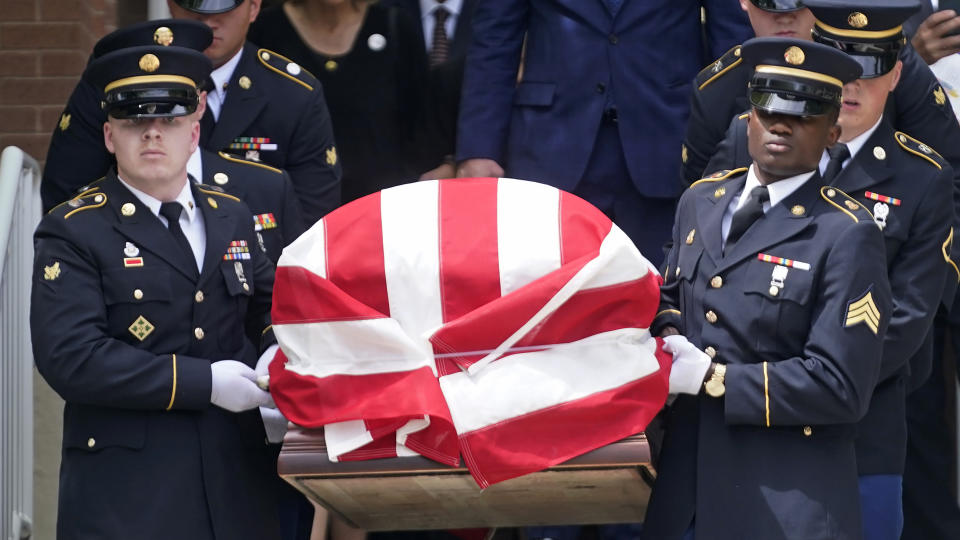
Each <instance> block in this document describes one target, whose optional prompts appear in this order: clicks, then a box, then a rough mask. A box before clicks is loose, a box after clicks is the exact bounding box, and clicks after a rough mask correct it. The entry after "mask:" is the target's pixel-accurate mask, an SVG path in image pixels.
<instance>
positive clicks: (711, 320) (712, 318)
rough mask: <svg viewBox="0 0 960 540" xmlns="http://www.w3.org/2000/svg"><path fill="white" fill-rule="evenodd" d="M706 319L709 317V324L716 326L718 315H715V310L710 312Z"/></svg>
mask: <svg viewBox="0 0 960 540" xmlns="http://www.w3.org/2000/svg"><path fill="white" fill-rule="evenodd" d="M706 317H707V322H708V323H710V324H714V323H715V322H717V314H716V313H714V312H713V310H711V311H708V312H707V314H706Z"/></svg>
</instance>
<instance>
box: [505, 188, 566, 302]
mask: <svg viewBox="0 0 960 540" xmlns="http://www.w3.org/2000/svg"><path fill="white" fill-rule="evenodd" d="M497 242H498V246H497V251H498V254H499V257H500V294H501V296H506V295H508V294H510V293H512V292H513V291H515V290H517V289H519V288H520V287H523V286H524V285H526V284H528V283H530V282H531V281H533V280H535V279H537V278H539V277H542V276H545V275H547V274H549V273H550V272H553V271H554V270H556V269H557V268H560V262H561V261H560V259H561V252H560V191H559V190H557V189H556V188H554V187H551V186H547V185H544V184H538V183H535V182H523V181H518V180H514V179H511V178H501V179H499V180H498V181H497Z"/></svg>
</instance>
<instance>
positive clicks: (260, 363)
mask: <svg viewBox="0 0 960 540" xmlns="http://www.w3.org/2000/svg"><path fill="white" fill-rule="evenodd" d="M279 348H280V346H279V345H277V344H276V343H274V344H273V345H271V346H269V347H267V350H265V351H263V354H261V355H260V359H259V360H257V367H256V368H254V371H256V372H257V378H260V377H269V376H270V372H269V368H270V362H272V361H273V357H274V356H276V355H277V350H278V349H279Z"/></svg>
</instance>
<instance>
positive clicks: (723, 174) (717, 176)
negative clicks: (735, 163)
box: [690, 167, 747, 187]
mask: <svg viewBox="0 0 960 540" xmlns="http://www.w3.org/2000/svg"><path fill="white" fill-rule="evenodd" d="M746 170H747V168H746V167H740V168H739V169H725V170H722V171H717V172H715V173H713V174H711V175H710V176H706V177H704V178H701V179H700V180H697V181H696V182H694V183H692V184H690V187H693V186H695V185H697V184H701V183H704V182H719V181H720V180H726V179H727V178H730V177H731V176H734V175H737V174H740V173H742V172H746Z"/></svg>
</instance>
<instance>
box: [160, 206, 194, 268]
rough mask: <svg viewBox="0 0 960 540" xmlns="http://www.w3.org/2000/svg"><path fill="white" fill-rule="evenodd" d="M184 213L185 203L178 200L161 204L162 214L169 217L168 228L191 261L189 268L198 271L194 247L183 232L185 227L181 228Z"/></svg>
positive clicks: (188, 260) (189, 261)
mask: <svg viewBox="0 0 960 540" xmlns="http://www.w3.org/2000/svg"><path fill="white" fill-rule="evenodd" d="M182 213H183V205H182V204H180V203H178V202H165V203H162V204H161V205H160V215H161V216H163V217H165V218H167V229H168V230H169V231H170V234H172V235H173V239H174V240H175V241H176V242H177V245H178V246H180V249H181V251H183V254H184V255H186V256H187V262H188V263H190V266H189V268H191V269H192V270H194V273H196V270H197V259H196V257H194V255H193V248H191V247H190V242H189V241H188V240H187V237H186V235H184V234H183V229H181V228H180V214H182Z"/></svg>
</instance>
